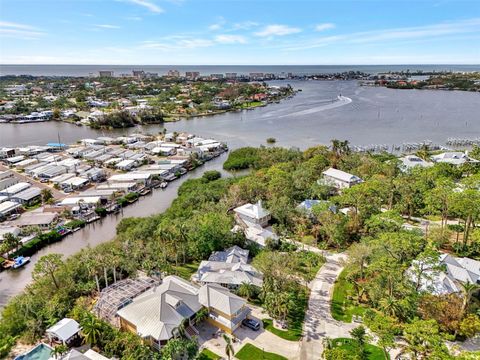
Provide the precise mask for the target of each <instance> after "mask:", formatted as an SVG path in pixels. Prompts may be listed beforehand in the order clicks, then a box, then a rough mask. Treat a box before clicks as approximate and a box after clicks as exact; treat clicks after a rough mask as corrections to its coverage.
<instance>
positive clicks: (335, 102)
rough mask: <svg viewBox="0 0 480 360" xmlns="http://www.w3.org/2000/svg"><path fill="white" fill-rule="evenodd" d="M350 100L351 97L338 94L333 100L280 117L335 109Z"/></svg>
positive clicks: (348, 102)
mask: <svg viewBox="0 0 480 360" xmlns="http://www.w3.org/2000/svg"><path fill="white" fill-rule="evenodd" d="M351 102H352V99H350V98H349V97H346V96H342V95H339V96H337V98H336V99H335V100H332V101H331V102H329V103H328V104H324V105H320V106H315V107H312V108H310V109H306V110H302V111H297V112H294V113H290V114H285V115H282V116H280V117H287V116H302V115H310V114H314V113H317V112H320V111H325V110H330V109H335V108H337V107H340V106H344V105H347V104H350V103H351Z"/></svg>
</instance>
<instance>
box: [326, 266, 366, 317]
mask: <svg viewBox="0 0 480 360" xmlns="http://www.w3.org/2000/svg"><path fill="white" fill-rule="evenodd" d="M346 276H347V272H346V271H345V270H343V271H342V273H341V274H340V276H339V277H338V279H337V281H336V282H335V286H334V288H333V297H332V305H331V311H332V317H333V318H334V319H335V320H338V321H344V322H352V316H353V315H363V313H364V312H365V309H364V308H362V307H361V306H357V305H355V304H354V303H353V301H352V300H349V299H348V297H349V296H350V295H352V294H353V285H352V284H351V283H349V282H348V281H347V280H346V279H345V278H346Z"/></svg>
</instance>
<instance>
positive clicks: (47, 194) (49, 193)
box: [40, 189, 53, 204]
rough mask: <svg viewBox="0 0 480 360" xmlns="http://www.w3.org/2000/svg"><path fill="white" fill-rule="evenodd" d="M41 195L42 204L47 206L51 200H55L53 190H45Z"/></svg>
mask: <svg viewBox="0 0 480 360" xmlns="http://www.w3.org/2000/svg"><path fill="white" fill-rule="evenodd" d="M40 195H41V197H42V203H43V204H46V203H47V202H48V201H49V200H50V199H52V198H53V194H52V190H50V189H43V190H42V191H41V192H40Z"/></svg>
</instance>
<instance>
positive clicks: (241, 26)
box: [233, 21, 260, 30]
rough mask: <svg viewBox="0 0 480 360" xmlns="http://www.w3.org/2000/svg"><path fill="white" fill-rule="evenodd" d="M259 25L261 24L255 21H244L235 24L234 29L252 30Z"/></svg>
mask: <svg viewBox="0 0 480 360" xmlns="http://www.w3.org/2000/svg"><path fill="white" fill-rule="evenodd" d="M259 25H260V24H259V23H257V22H255V21H242V22H239V23H236V24H233V29H234V30H250V29H251V28H254V27H256V26H259Z"/></svg>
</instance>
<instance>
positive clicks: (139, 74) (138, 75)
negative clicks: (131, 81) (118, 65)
mask: <svg viewBox="0 0 480 360" xmlns="http://www.w3.org/2000/svg"><path fill="white" fill-rule="evenodd" d="M132 74H133V77H136V78H143V77H145V71H143V70H133V71H132Z"/></svg>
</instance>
